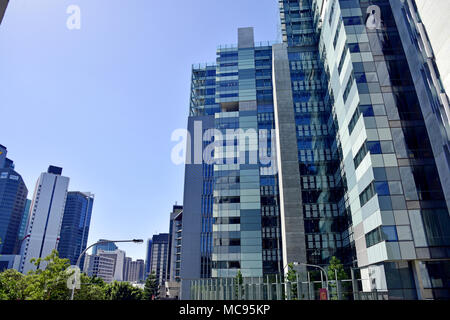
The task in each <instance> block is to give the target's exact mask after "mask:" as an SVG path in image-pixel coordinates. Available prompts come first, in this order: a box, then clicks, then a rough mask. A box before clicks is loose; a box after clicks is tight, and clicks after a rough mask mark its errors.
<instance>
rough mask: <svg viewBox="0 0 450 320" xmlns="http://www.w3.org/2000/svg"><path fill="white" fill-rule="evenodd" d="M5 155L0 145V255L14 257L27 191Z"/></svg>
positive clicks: (16, 250) (5, 151) (4, 149)
mask: <svg viewBox="0 0 450 320" xmlns="http://www.w3.org/2000/svg"><path fill="white" fill-rule="evenodd" d="M6 154H7V150H6V148H5V147H4V146H2V145H0V240H1V241H0V255H14V254H17V253H18V251H19V250H20V248H18V247H17V246H18V244H19V241H20V240H21V239H19V238H20V237H19V231H20V225H21V222H22V217H23V214H24V208H25V204H26V199H27V195H28V190H27V187H26V186H25V183H24V181H23V179H22V177H21V176H20V174H18V173H17V172H16V171H14V164H13V161H12V160H10V159H8V158H6ZM0 269H2V267H0Z"/></svg>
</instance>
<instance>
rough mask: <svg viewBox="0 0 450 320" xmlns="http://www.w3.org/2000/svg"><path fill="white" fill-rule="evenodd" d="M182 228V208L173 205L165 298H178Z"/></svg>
mask: <svg viewBox="0 0 450 320" xmlns="http://www.w3.org/2000/svg"><path fill="white" fill-rule="evenodd" d="M182 227H183V206H180V205H174V206H173V209H172V212H171V213H170V226H169V252H168V254H167V257H168V260H167V274H166V277H167V281H166V284H165V288H166V296H167V297H169V298H178V297H179V295H180V293H179V290H180V281H181V278H180V270H181V245H182V237H181V233H182Z"/></svg>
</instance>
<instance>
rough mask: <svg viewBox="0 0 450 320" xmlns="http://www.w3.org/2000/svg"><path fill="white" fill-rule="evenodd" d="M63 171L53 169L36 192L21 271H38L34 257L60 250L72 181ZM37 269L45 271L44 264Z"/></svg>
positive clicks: (38, 184)
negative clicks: (61, 232)
mask: <svg viewBox="0 0 450 320" xmlns="http://www.w3.org/2000/svg"><path fill="white" fill-rule="evenodd" d="M61 174H62V168H58V167H54V166H50V167H49V168H48V171H47V172H44V173H42V174H41V175H40V177H39V179H38V181H37V183H36V188H35V190H34V196H33V202H32V204H31V211H30V217H29V221H28V230H27V236H26V239H25V240H24V241H23V244H22V251H21V253H22V261H21V266H20V271H21V272H22V273H27V272H28V271H30V270H35V269H36V266H35V265H34V264H32V263H31V262H30V260H31V259H33V258H45V257H46V256H48V255H49V254H50V253H51V252H52V250H54V249H57V247H58V241H59V234H60V231H61V223H62V219H63V214H64V207H65V204H66V197H67V188H68V186H69V178H67V177H63V176H62V175H61ZM38 268H41V269H42V268H45V265H44V263H42V264H41V265H39V266H38Z"/></svg>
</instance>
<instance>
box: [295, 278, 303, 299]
mask: <svg viewBox="0 0 450 320" xmlns="http://www.w3.org/2000/svg"><path fill="white" fill-rule="evenodd" d="M296 277H297V278H296V281H297V300H302V289H301V286H302V284H301V283H300V280H299V279H300V278H299V277H298V273H297V275H296Z"/></svg>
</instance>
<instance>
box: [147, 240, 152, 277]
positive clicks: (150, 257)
mask: <svg viewBox="0 0 450 320" xmlns="http://www.w3.org/2000/svg"><path fill="white" fill-rule="evenodd" d="M151 259H152V239H147V250H146V256H145V278H147V277H148V275H149V274H150V268H151Z"/></svg>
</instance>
